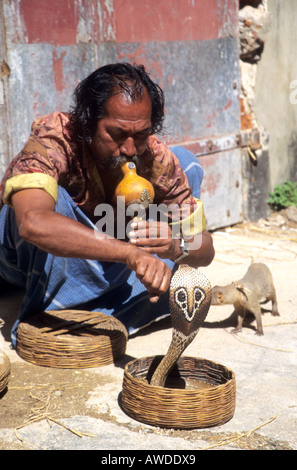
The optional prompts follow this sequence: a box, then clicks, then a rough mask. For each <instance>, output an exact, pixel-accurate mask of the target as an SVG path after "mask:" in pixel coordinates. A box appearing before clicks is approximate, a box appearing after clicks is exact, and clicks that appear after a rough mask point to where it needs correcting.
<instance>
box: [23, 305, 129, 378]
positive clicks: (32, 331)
mask: <svg viewBox="0 0 297 470" xmlns="http://www.w3.org/2000/svg"><path fill="white" fill-rule="evenodd" d="M127 338H128V333H127V330H126V328H125V327H124V325H123V324H122V323H121V322H120V321H119V320H117V319H116V318H114V317H111V316H107V315H105V314H103V313H101V312H86V311H81V310H60V311H47V312H43V313H41V314H39V315H36V316H33V317H31V318H29V319H27V320H26V321H24V322H21V323H20V324H19V326H18V329H17V345H16V350H17V353H18V354H19V355H20V357H21V358H23V359H25V360H26V361H28V362H32V363H33V364H38V365H40V366H46V367H56V368H61V369H79V368H88V367H99V366H103V365H107V364H111V363H113V362H115V361H117V360H119V359H120V358H122V357H123V355H124V354H125V352H126V345H127Z"/></svg>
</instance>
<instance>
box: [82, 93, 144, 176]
mask: <svg viewBox="0 0 297 470" xmlns="http://www.w3.org/2000/svg"><path fill="white" fill-rule="evenodd" d="M151 113H152V104H151V99H150V97H149V94H148V92H147V91H146V90H145V92H144V95H143V97H142V98H141V99H139V100H138V101H136V102H132V100H131V99H130V98H129V97H128V96H126V95H125V94H124V93H117V94H115V95H113V96H112V97H111V98H109V100H108V101H107V103H106V108H105V117H104V118H102V119H100V120H99V121H98V123H97V129H96V131H95V134H94V137H93V141H92V143H91V145H90V147H91V151H92V154H93V156H94V159H95V161H96V164H97V166H98V168H116V167H117V166H118V165H122V164H123V163H124V162H125V159H127V160H131V159H132V158H133V157H134V156H135V155H138V156H140V155H142V153H143V152H144V151H145V150H146V147H147V140H148V137H149V136H150V133H151Z"/></svg>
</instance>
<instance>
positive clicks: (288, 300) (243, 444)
mask: <svg viewBox="0 0 297 470" xmlns="http://www.w3.org/2000/svg"><path fill="white" fill-rule="evenodd" d="M213 237H214V243H215V248H216V257H215V260H214V261H213V263H212V264H211V265H210V266H209V267H207V268H204V269H203V271H204V273H205V274H206V275H207V276H208V277H209V279H210V281H211V283H212V285H215V284H226V283H229V282H231V281H235V280H237V279H240V278H241V277H242V276H243V275H244V274H245V272H246V270H247V268H248V266H249V264H250V263H251V262H264V263H266V264H267V266H269V268H270V269H271V271H272V273H273V278H274V283H275V287H276V291H277V297H278V306H279V311H280V317H273V316H271V314H270V312H269V309H270V304H267V306H265V312H263V325H264V336H261V337H259V336H256V335H255V321H254V318H253V317H250V318H247V322H246V326H245V327H244V328H243V331H242V332H241V333H238V334H237V335H233V334H230V331H231V330H232V328H233V327H234V326H235V324H236V323H235V322H236V319H235V315H234V309H233V306H232V305H230V306H221V307H214V306H212V307H211V308H210V311H209V314H208V317H207V318H206V321H205V324H204V325H203V327H202V328H201V329H200V331H199V333H198V335H197V337H196V339H195V340H194V342H193V343H192V344H191V345H190V346H189V347H188V349H187V350H186V352H185V355H188V356H196V357H203V358H206V359H209V360H212V361H215V362H218V363H221V364H223V365H225V366H227V367H228V368H230V369H232V370H233V372H234V373H235V375H236V409H235V414H234V416H233V418H232V419H231V420H230V421H229V422H227V423H225V424H223V425H221V426H216V427H213V428H207V429H192V430H172V429H162V428H159V427H154V426H149V425H146V424H143V423H141V422H138V421H135V420H134V419H132V418H130V417H129V416H127V415H126V414H125V413H124V412H123V411H122V409H121V407H120V405H119V395H120V393H121V390H122V380H123V371H124V366H125V364H126V363H127V362H128V361H129V360H131V359H133V358H139V357H144V356H151V355H158V354H165V353H166V351H167V348H168V345H169V343H170V339H171V328H170V322H169V321H168V319H167V320H163V321H160V322H158V323H156V324H154V325H153V326H150V327H148V328H146V329H145V330H143V331H142V332H141V333H139V334H138V335H135V336H134V337H131V338H130V339H129V341H128V344H127V350H126V356H125V357H124V358H123V359H122V360H121V361H120V362H118V363H117V364H115V365H108V366H104V367H100V368H93V369H84V370H60V369H51V368H45V367H39V366H36V365H33V364H30V363H27V362H25V361H23V360H22V359H21V358H20V357H19V356H18V355H17V353H16V352H15V351H14V350H11V349H10V342H9V334H8V332H9V328H10V325H11V324H12V323H13V321H14V320H15V318H16V315H17V311H18V306H19V303H20V301H21V295H22V293H20V292H13V293H9V292H7V293H5V294H4V293H3V294H2V297H1V302H0V318H2V319H3V321H4V322H5V324H4V326H3V328H2V329H1V330H0V347H1V348H2V350H3V351H5V352H6V354H7V355H8V356H9V358H10V362H11V377H10V382H9V384H8V389H7V390H6V391H5V392H3V393H2V395H0V449H1V450H4V449H5V450H9V449H28V450H29V449H33V450H41V449H42V450H43V449H44V450H45V449H49V450H55V449H65V450H71V449H84V450H91V449H92V450H105V451H106V450H108V451H122V452H124V451H133V450H134V451H135V450H145V451H148V452H152V451H156V450H160V451H161V450H162V451H169V450H174V451H182V450H183V451H186V453H188V454H191V452H192V453H193V452H194V451H196V450H203V449H214V450H217V449H218V450H238V449H254V450H260V449H261V450H296V449H297V394H296V390H297V367H296V366H297V325H296V322H297V315H296V310H297V301H296V287H297V283H296V282H297V281H296V274H297V269H296V268H297V230H296V227H294V226H287V225H286V224H282V223H279V222H276V223H275V224H274V221H271V220H270V221H268V222H267V221H264V222H263V221H262V222H261V221H260V222H259V223H257V224H252V223H249V224H245V225H242V226H236V227H234V228H229V229H226V230H223V231H217V232H215V233H214V234H213ZM46 418H47V419H46ZM103 463H104V462H103Z"/></svg>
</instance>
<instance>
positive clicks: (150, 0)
mask: <svg viewBox="0 0 297 470" xmlns="http://www.w3.org/2000/svg"><path fill="white" fill-rule="evenodd" d="M113 6H114V17H115V35H116V41H117V42H118V43H121V42H151V41H199V40H207V39H215V38H217V37H218V9H217V0H207V1H205V0H141V1H140V0H129V1H126V0H113Z"/></svg>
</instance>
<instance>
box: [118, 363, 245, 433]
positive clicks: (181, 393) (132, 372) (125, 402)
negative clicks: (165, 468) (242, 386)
mask: <svg viewBox="0 0 297 470" xmlns="http://www.w3.org/2000/svg"><path fill="white" fill-rule="evenodd" d="M161 359H162V356H151V357H145V358H141V359H136V360H133V361H131V362H129V363H128V364H127V365H126V367H125V371H124V379H123V389H122V396H121V404H122V408H123V410H124V411H125V413H127V414H128V415H129V416H131V417H132V418H134V419H136V420H138V421H141V422H143V423H146V424H150V425H153V426H159V427H162V428H175V429H193V428H206V427H210V426H218V425H220V424H223V423H226V422H227V421H229V420H230V419H231V418H232V417H233V415H234V411H235V395H236V383H235V375H234V373H233V372H232V371H231V370H229V369H227V368H226V367H225V366H223V365H221V364H217V363H215V362H211V361H209V360H206V359H201V358H195V357H186V356H182V357H181V358H180V359H179V360H178V361H177V363H176V365H175V366H174V368H173V370H172V371H171V373H170V374H169V376H168V379H167V381H166V383H165V387H158V386H152V385H149V380H150V378H151V376H152V374H153V371H154V370H155V369H156V367H157V365H158V364H159V362H160V360H161ZM187 383H188V384H189V385H187Z"/></svg>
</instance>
